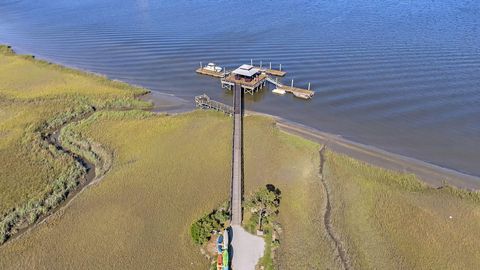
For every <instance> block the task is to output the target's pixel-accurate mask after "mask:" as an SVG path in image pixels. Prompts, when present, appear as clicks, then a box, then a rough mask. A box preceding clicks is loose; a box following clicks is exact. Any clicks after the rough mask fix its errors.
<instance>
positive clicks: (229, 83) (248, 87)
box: [221, 74, 268, 95]
mask: <svg viewBox="0 0 480 270" xmlns="http://www.w3.org/2000/svg"><path fill="white" fill-rule="evenodd" d="M267 78H268V76H267V75H266V74H260V75H258V77H256V78H255V79H253V80H251V81H246V80H245V79H237V78H236V77H235V75H234V74H230V75H228V76H227V77H225V78H223V79H222V80H221V83H222V87H223V88H228V89H229V90H233V88H234V86H235V85H238V86H239V87H240V88H241V90H242V89H243V91H244V92H246V93H249V94H251V95H253V94H254V93H255V92H257V91H259V90H260V89H261V88H262V87H264V86H265V85H266V80H267Z"/></svg>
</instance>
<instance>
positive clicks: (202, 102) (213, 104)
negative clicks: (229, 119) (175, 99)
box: [195, 94, 234, 116]
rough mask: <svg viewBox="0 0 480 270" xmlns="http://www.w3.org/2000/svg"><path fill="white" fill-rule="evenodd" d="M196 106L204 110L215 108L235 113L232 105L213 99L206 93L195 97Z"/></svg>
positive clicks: (227, 112) (230, 113)
mask: <svg viewBox="0 0 480 270" xmlns="http://www.w3.org/2000/svg"><path fill="white" fill-rule="evenodd" d="M195 106H196V107H197V108H200V109H204V110H215V111H219V112H223V113H225V114H228V115H230V116H232V115H233V113H234V109H233V107H232V106H228V105H226V104H223V103H221V102H218V101H215V100H212V99H210V97H209V96H207V95H206V94H203V95H200V96H196V97H195Z"/></svg>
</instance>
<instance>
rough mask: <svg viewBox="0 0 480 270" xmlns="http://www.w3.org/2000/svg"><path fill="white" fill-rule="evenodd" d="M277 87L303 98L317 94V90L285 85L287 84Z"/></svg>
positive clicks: (309, 97)
mask: <svg viewBox="0 0 480 270" xmlns="http://www.w3.org/2000/svg"><path fill="white" fill-rule="evenodd" d="M277 89H280V90H284V91H285V92H287V93H292V94H293V95H294V96H296V97H298V98H303V99H311V98H312V97H313V95H315V92H314V91H312V90H308V89H302V88H297V87H291V86H285V85H284V86H277Z"/></svg>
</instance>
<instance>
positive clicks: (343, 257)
mask: <svg viewBox="0 0 480 270" xmlns="http://www.w3.org/2000/svg"><path fill="white" fill-rule="evenodd" d="M326 149H327V147H326V146H325V145H324V146H323V147H322V148H321V149H320V167H319V174H320V180H321V182H322V185H323V188H324V189H325V194H326V196H325V197H326V204H325V213H324V215H323V223H324V225H325V229H326V231H327V234H328V236H329V237H330V239H331V240H332V242H333V244H334V246H335V249H336V253H337V255H338V258H339V259H340V262H341V264H342V266H343V269H345V270H348V269H351V267H350V263H349V260H348V256H347V252H346V251H345V249H344V248H343V246H342V242H341V241H340V239H338V237H337V236H336V234H335V232H334V230H333V226H332V222H331V216H332V205H331V201H330V200H331V193H330V190H329V187H328V184H327V181H326V179H325V173H324V169H325V162H326V158H325V150H326Z"/></svg>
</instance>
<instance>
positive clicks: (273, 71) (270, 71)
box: [256, 67, 287, 77]
mask: <svg viewBox="0 0 480 270" xmlns="http://www.w3.org/2000/svg"><path fill="white" fill-rule="evenodd" d="M256 68H258V69H260V70H261V71H262V72H265V73H266V74H267V75H271V76H275V77H283V76H285V75H286V74H287V72H285V71H283V70H278V69H270V68H263V67H256Z"/></svg>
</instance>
